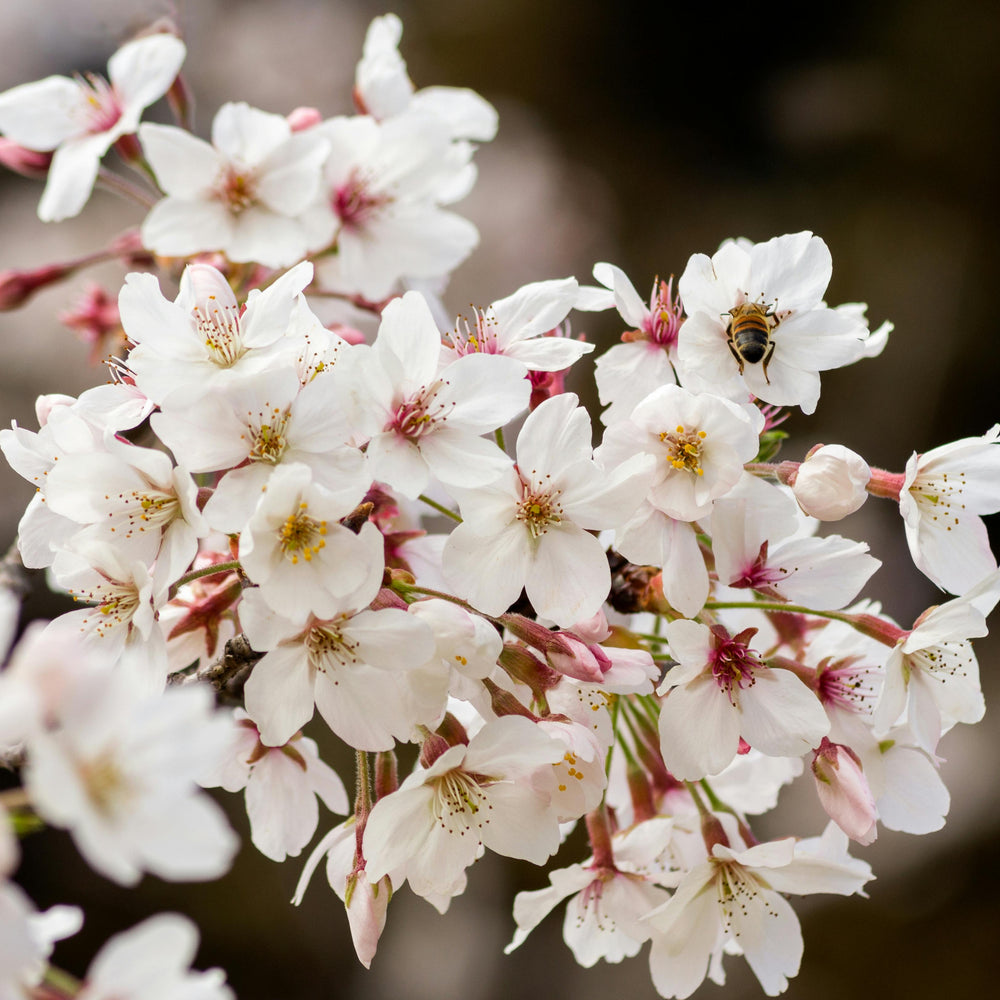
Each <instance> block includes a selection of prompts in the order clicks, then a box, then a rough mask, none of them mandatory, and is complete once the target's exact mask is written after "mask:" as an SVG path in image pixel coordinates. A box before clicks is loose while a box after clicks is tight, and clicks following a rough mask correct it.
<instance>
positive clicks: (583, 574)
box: [525, 521, 611, 628]
mask: <svg viewBox="0 0 1000 1000" xmlns="http://www.w3.org/2000/svg"><path fill="white" fill-rule="evenodd" d="M525 588H526V589H527V592H528V599H529V600H530V601H531V603H532V606H533V607H534V609H535V610H536V611H537V612H538V614H539V615H540V616H541V617H543V618H550V619H551V620H552V621H554V622H555V623H556V624H557V625H561V626H562V627H564V628H569V627H570V626H571V625H573V624H574V623H575V622H578V621H583V620H584V619H585V618H590V617H591V616H592V615H595V614H597V612H598V611H599V610H600V608H601V605H602V604H603V603H604V601H605V599H606V598H607V596H608V592H609V591H610V590H611V570H610V569H609V567H608V557H607V555H605V552H604V546H603V545H601V543H600V542H599V541H598V540H597V539H596V538H595V537H594V536H593V535H591V534H590V533H589V532H587V531H584V530H583V528H580V527H579V526H577V525H576V524H573V523H572V522H571V521H567V522H565V523H563V524H561V525H558V526H553V527H552V528H551V530H549V531H548V532H547V533H546V534H545V535H543V536H542V537H541V538H540V539H539V540H538V543H537V549H536V551H535V556H534V559H533V560H532V564H531V569H530V571H529V573H528V578H527V580H526V581H525Z"/></svg>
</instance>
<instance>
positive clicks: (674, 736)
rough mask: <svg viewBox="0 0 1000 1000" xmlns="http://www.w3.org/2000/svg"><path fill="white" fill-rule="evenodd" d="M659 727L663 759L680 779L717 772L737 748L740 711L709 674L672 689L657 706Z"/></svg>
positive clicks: (695, 777)
mask: <svg viewBox="0 0 1000 1000" xmlns="http://www.w3.org/2000/svg"><path fill="white" fill-rule="evenodd" d="M659 727H660V749H661V751H662V753H663V761H664V763H665V764H666V765H667V768H668V769H669V771H670V772H671V773H672V774H673V775H674V776H675V777H677V778H680V779H682V780H695V779H698V778H704V777H706V776H707V775H710V774H718V772H719V771H721V770H722V769H723V768H724V767H725V766H726V765H727V764H728V763H729V762H730V761H731V760H732V759H733V757H735V756H736V750H737V748H738V747H739V742H740V714H739V712H737V710H736V708H735V707H734V706H733V705H732V704H731V703H730V701H729V699H728V698H727V697H726V695H725V692H723V691H722V690H721V689H720V688H719V685H718V684H716V683H715V681H714V680H713V678H712V677H711V675H705V676H703V677H699V678H697V679H696V680H693V681H691V683H690V684H687V685H685V686H684V687H676V688H674V689H673V690H672V691H671V692H670V694H669V695H668V696H667V698H666V701H664V703H663V704H662V705H661V707H660V723H659ZM817 742H818V741H817Z"/></svg>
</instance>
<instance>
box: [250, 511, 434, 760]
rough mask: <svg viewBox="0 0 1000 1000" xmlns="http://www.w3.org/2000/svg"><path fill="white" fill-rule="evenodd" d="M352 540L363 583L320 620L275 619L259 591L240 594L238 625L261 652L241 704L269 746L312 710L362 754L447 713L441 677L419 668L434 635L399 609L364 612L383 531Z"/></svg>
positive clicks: (365, 531)
mask: <svg viewBox="0 0 1000 1000" xmlns="http://www.w3.org/2000/svg"><path fill="white" fill-rule="evenodd" d="M357 542H358V553H357V554H356V555H355V556H354V557H353V558H355V559H356V560H357V561H359V562H361V563H362V564H363V565H365V566H366V568H367V571H366V574H365V579H364V580H362V582H361V584H360V585H359V586H358V587H357V588H356V589H354V590H353V591H351V592H350V593H348V594H345V595H343V596H342V597H339V598H337V599H336V600H335V601H333V602H331V603H330V604H329V605H328V606H327V610H326V611H325V612H324V616H323V617H318V616H317V617H312V616H309V617H308V618H306V619H305V620H302V618H301V616H300V615H296V617H295V618H292V617H291V612H286V613H285V615H279V614H277V613H276V612H275V609H274V608H273V607H272V606H271V602H270V601H269V599H268V597H267V595H266V594H265V593H263V592H261V591H260V590H257V591H254V590H250V591H247V593H246V594H245V595H244V598H243V603H242V605H241V606H240V615H241V620H242V623H243V627H244V628H245V629H246V633H247V637H248V638H249V640H250V642H251V644H252V645H253V647H254V649H258V650H261V651H266V655H265V656H264V657H263V659H261V660H260V661H259V662H258V663H257V664H256V666H255V667H254V670H253V673H252V674H251V675H250V678H249V680H248V681H247V683H246V706H247V712H248V713H249V715H250V717H251V718H252V719H253V721H254V722H255V723H256V724H257V726H258V728H259V729H260V733H261V739H262V741H263V742H264V743H266V744H268V745H272V746H280V745H282V744H284V743H286V742H287V741H288V740H289V739H290V738H291V737H292V736H293V734H294V733H295V732H296V730H298V729H299V728H300V727H302V726H304V725H305V724H306V723H307V722H308V721H309V719H310V718H312V714H313V708H314V706H315V708H316V709H318V711H319V713H320V715H322V716H323V719H324V720H325V721H326V723H327V725H328V726H329V727H330V728H331V729H332V730H333V731H334V732H335V733H336V734H337V735H338V736H339V737H340V738H341V739H342V740H344V741H345V742H346V743H348V744H349V745H350V746H353V747H355V748H357V749H360V750H389V749H391V748H392V747H393V745H394V742H395V740H396V739H399V740H409V739H410V738H411V737H412V736H413V734H414V730H415V728H416V726H417V725H428V724H429V725H432V726H436V725H437V724H438V722H439V721H440V717H441V715H443V714H444V704H445V701H446V698H447V684H448V674H447V672H446V671H445V670H444V669H442V668H441V667H438V669H437V670H436V671H431V676H430V677H428V676H427V674H426V673H425V672H424V671H422V670H421V669H420V668H422V667H423V666H424V665H425V664H427V661H428V660H430V659H431V657H432V655H433V653H434V639H433V636H432V634H431V630H430V629H429V628H428V627H427V625H426V624H424V622H422V621H420V620H419V619H418V618H417V617H416V616H415V615H409V614H407V613H406V611H404V610H402V609H401V608H381V609H379V610H370V609H369V608H368V605H369V604H370V603H371V602H372V600H373V599H374V598H375V596H376V594H377V593H378V591H379V587H380V586H381V583H382V569H383V565H384V564H383V561H382V544H383V543H382V535H381V534H380V533H379V531H378V529H377V528H376V527H375V526H374V525H373V524H371V523H368V524H366V525H365V526H364V527H363V528H362V529H361V533H360V534H359V535H358V536H357ZM414 671H418V672H419V674H418V675H417V676H411V675H412V674H413V672H414ZM435 673H436V674H437V678H436V679H435V678H434V676H433V675H434V674H435Z"/></svg>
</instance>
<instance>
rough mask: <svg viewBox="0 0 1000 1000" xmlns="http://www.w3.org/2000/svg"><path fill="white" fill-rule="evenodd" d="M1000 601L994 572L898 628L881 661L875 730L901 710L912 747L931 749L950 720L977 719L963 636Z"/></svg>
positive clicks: (976, 632)
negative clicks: (909, 627)
mask: <svg viewBox="0 0 1000 1000" xmlns="http://www.w3.org/2000/svg"><path fill="white" fill-rule="evenodd" d="M998 600H1000V571H994V572H993V573H990V575H989V576H987V577H985V578H984V579H982V580H981V581H980V582H979V583H978V584H976V586H975V587H973V588H972V589H971V590H970V591H969V592H968V593H967V594H965V595H963V596H962V597H956V598H955V599H954V600H951V601H948V602H947V603H946V604H940V605H938V606H937V607H934V608H931V609H930V611H928V612H926V613H925V614H924V615H923V616H921V618H920V619H918V620H917V623H916V625H915V626H914V628H913V630H912V631H911V632H908V633H904V634H903V636H902V637H901V638H900V639H899V641H898V642H897V643H896V645H895V646H894V647H893V650H892V652H891V653H890V654H889V659H888V660H887V661H886V664H885V684H884V686H883V688H882V697H881V699H880V700H879V703H878V705H876V707H875V713H874V716H873V722H874V726H875V734H876V735H877V736H879V737H882V736H885V735H886V734H887V733H888V732H889V730H890V729H891V728H892V726H893V725H894V724H895V723H896V722H897V721H898V720H899V718H900V716H901V715H902V714H903V712H904V711H905V712H906V721H907V723H908V725H909V728H910V730H911V732H912V733H913V736H914V738H915V741H916V743H917V746H919V747H921V748H922V749H924V750H926V751H927V752H928V753H931V754H933V753H934V751H935V750H936V749H937V745H938V741H939V740H940V738H941V734H942V733H944V732H946V731H947V730H948V729H950V728H951V727H952V726H953V725H954V724H955V723H956V722H964V723H975V722H978V721H979V720H980V719H981V718H982V717H983V714H984V712H985V711H986V704H985V702H984V700H983V692H982V689H981V688H980V686H979V663H978V661H977V660H976V654H975V653H974V652H973V650H972V643H971V642H969V639H972V638H976V637H978V636H984V635H986V634H987V632H988V629H987V628H986V616H987V615H988V614H989V613H990V612H991V611H992V610H993V608H994V607H995V606H996V603H997V601H998Z"/></svg>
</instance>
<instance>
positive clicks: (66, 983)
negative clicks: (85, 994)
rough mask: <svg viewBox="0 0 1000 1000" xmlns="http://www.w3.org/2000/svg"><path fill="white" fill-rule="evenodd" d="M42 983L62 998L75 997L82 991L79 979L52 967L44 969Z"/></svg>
mask: <svg viewBox="0 0 1000 1000" xmlns="http://www.w3.org/2000/svg"><path fill="white" fill-rule="evenodd" d="M42 983H43V984H44V985H45V986H48V987H50V988H51V989H52V990H54V991H55V992H56V993H58V994H60V995H61V996H64V997H75V996H76V995H77V994H78V993H79V992H80V990H81V989H83V983H81V982H80V980H79V979H77V978H76V977H75V976H71V975H70V974H69V973H68V972H63V970H62V969H58V968H56V967H55V966H54V965H50V966H48V967H47V968H46V969H45V975H44V976H43V977H42Z"/></svg>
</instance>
